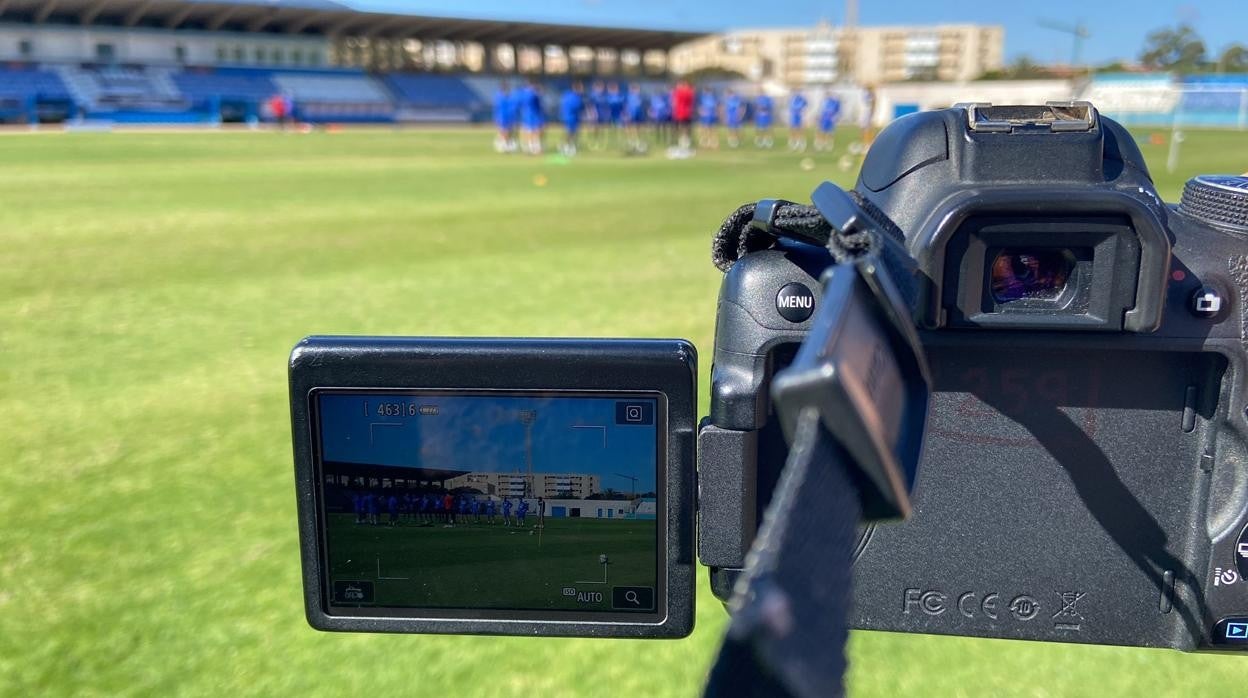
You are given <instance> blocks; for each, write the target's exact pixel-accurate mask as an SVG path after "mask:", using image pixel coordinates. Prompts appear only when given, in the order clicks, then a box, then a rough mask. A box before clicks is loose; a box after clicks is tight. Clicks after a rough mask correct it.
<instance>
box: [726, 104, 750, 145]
mask: <svg viewBox="0 0 1248 698" xmlns="http://www.w3.org/2000/svg"><path fill="white" fill-rule="evenodd" d="M744 121H745V103H744V102H742V101H741V95H739V94H737V93H736V92H734V91H732V90H728V92H727V93H725V94H724V125H725V126H727V127H728V147H729V148H737V147H740V145H741V124H742V122H744Z"/></svg>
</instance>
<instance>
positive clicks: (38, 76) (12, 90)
mask: <svg viewBox="0 0 1248 698" xmlns="http://www.w3.org/2000/svg"><path fill="white" fill-rule="evenodd" d="M0 94H2V95H5V96H6V97H36V98H40V99H45V98H46V99H69V98H70V94H69V88H68V87H66V86H65V83H64V81H62V80H61V77H60V76H59V75H57V74H56V73H54V72H52V71H49V70H36V69H30V68H21V67H7V66H0Z"/></svg>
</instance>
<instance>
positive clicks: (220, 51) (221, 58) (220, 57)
mask: <svg viewBox="0 0 1248 698" xmlns="http://www.w3.org/2000/svg"><path fill="white" fill-rule="evenodd" d="M227 53H228V52H227V51H226V50H225V46H224V45H222V44H218V45H217V62H218V63H224V62H225V57H226V54H227Z"/></svg>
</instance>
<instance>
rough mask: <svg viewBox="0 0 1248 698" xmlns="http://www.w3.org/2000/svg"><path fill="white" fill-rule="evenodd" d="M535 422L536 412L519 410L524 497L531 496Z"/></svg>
mask: <svg viewBox="0 0 1248 698" xmlns="http://www.w3.org/2000/svg"><path fill="white" fill-rule="evenodd" d="M535 421H537V410H520V423H521V424H523V425H524V461H525V472H526V473H527V474H526V475H525V477H524V496H525V497H531V496H533V422H535Z"/></svg>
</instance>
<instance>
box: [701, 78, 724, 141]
mask: <svg viewBox="0 0 1248 698" xmlns="http://www.w3.org/2000/svg"><path fill="white" fill-rule="evenodd" d="M718 122H719V98H718V97H716V96H715V91H714V90H712V89H709V88H708V89H705V90H702V94H700V95H698V126H699V129H698V146H699V147H702V148H710V149H711V150H715V149H716V148H718V147H719V131H718V129H716V128H715V124H717V123H718Z"/></svg>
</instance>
